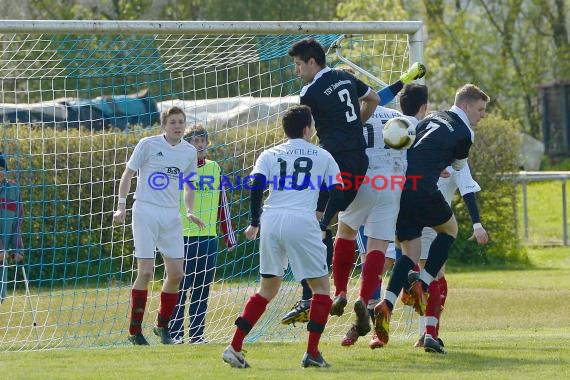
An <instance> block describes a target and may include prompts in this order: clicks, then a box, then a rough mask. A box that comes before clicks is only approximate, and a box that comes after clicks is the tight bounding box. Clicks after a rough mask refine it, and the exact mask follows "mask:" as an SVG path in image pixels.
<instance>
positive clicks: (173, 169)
mask: <svg viewBox="0 0 570 380" xmlns="http://www.w3.org/2000/svg"><path fill="white" fill-rule="evenodd" d="M160 121H161V126H162V128H163V130H164V133H163V134H161V135H158V136H152V137H145V138H143V139H142V140H141V141H139V143H138V144H137V146H136V147H135V149H134V151H133V154H132V156H131V157H130V159H129V161H128V162H127V165H126V168H125V171H124V172H123V175H122V176H121V181H120V183H119V194H118V205H117V210H116V212H115V213H114V215H113V221H114V222H115V223H124V222H125V216H126V201H127V194H128V193H129V189H130V186H131V179H132V178H133V176H134V175H135V174H137V173H138V175H137V187H136V190H135V200H136V202H135V203H134V205H133V223H132V230H133V239H134V244H135V257H136V259H137V277H136V279H135V281H134V283H133V287H132V291H131V319H130V325H129V334H130V336H129V341H130V342H131V343H132V344H134V345H148V342H147V340H146V339H145V337H144V335H143V334H142V328H141V325H142V321H143V317H144V310H145V307H146V302H147V297H148V284H149V282H150V280H151V279H152V276H153V273H154V258H155V249H156V248H158V250H159V251H160V252H161V254H162V257H163V260H164V265H165V267H166V277H165V279H164V283H163V285H162V292H161V294H160V308H159V310H158V317H157V323H156V326H155V327H154V329H153V331H154V333H155V334H156V335H157V336H159V337H160V340H161V342H162V343H163V344H173V343H174V342H173V341H172V339H171V337H170V331H169V330H168V323H169V321H170V317H171V315H172V311H173V310H174V307H175V306H176V301H177V298H178V286H179V283H180V280H181V279H182V277H183V276H184V270H183V265H182V264H183V258H184V241H183V237H182V220H181V219H180V214H179V209H180V200H179V199H180V198H179V197H180V192H179V191H180V190H179V188H178V187H179V183H178V182H179V173H183V174H184V177H188V176H189V175H190V174H191V173H196V171H197V152H196V148H194V147H193V146H192V145H190V144H189V143H188V142H186V141H184V140H183V139H182V137H183V135H184V130H185V128H186V115H185V114H184V111H183V110H182V109H181V108H178V107H172V108H170V109H167V110H165V111H163V112H162V114H161V115H160ZM184 201H185V204H186V209H187V214H186V217H187V218H188V219H189V220H190V221H192V222H193V223H196V224H197V225H198V226H199V227H200V228H203V227H204V223H203V222H202V221H201V220H200V219H199V218H197V217H196V216H194V215H193V209H194V190H193V189H192V188H191V187H190V186H189V184H188V183H186V182H185V183H184Z"/></svg>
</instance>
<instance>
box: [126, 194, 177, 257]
mask: <svg viewBox="0 0 570 380" xmlns="http://www.w3.org/2000/svg"><path fill="white" fill-rule="evenodd" d="M133 238H134V241H135V257H136V258H139V259H154V252H155V248H158V250H159V251H160V253H162V255H163V256H166V257H168V258H171V259H182V258H184V238H183V237H182V219H180V210H179V209H178V208H166V207H160V206H155V205H153V204H151V203H146V202H140V201H135V203H134V205H133Z"/></svg>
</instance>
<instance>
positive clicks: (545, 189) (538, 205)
mask: <svg viewBox="0 0 570 380" xmlns="http://www.w3.org/2000/svg"><path fill="white" fill-rule="evenodd" d="M522 199H523V198H522V186H521V185H517V219H518V228H519V230H518V232H519V236H520V238H521V239H523V240H522V241H523V242H525V243H527V244H533V245H551V244H555V245H556V244H562V240H563V232H562V231H563V224H562V220H563V209H562V182H561V181H547V182H532V183H529V184H528V186H527V207H528V240H525V230H524V223H523V221H524V214H523V200H522ZM566 202H567V206H566V207H567V208H569V207H570V206H569V205H568V204H569V203H570V189H569V188H568V182H567V185H566ZM567 213H568V216H567V218H568V220H567V221H566V223H567V224H566V229H567V231H568V233H569V234H570V212H569V210H568V209H567Z"/></svg>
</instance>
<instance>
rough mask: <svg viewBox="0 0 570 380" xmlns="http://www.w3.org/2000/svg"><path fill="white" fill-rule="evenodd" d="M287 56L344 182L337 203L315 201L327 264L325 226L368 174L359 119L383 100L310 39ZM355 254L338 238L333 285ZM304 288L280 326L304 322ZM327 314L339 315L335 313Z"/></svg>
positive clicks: (417, 70)
mask: <svg viewBox="0 0 570 380" xmlns="http://www.w3.org/2000/svg"><path fill="white" fill-rule="evenodd" d="M289 56H291V57H293V59H294V63H295V72H296V73H297V75H298V76H299V77H300V78H301V79H302V80H303V81H305V82H306V83H307V84H306V85H305V86H304V87H303V88H302V89H301V93H300V96H301V104H304V105H307V106H309V107H310V108H311V113H312V115H313V119H314V120H315V128H316V131H317V136H318V138H319V145H320V146H321V147H322V148H324V149H325V150H327V151H328V152H329V153H331V154H332V156H333V158H334V159H335V161H336V162H337V164H338V166H339V168H340V172H341V175H342V178H343V183H344V184H345V186H344V188H343V190H344V191H342V192H341V193H342V198H341V199H339V200H332V199H331V200H330V201H329V198H328V191H326V190H323V191H321V194H320V195H319V201H318V203H317V218H319V219H320V220H321V229H322V230H323V231H325V234H326V237H325V239H324V243H325V245H327V256H328V262H329V264H330V261H331V258H330V256H331V254H332V251H333V247H332V233H331V231H330V230H329V229H328V222H329V221H330V220H331V219H332V218H333V217H334V215H336V213H337V212H338V211H343V210H345V209H346V207H348V205H349V204H350V203H351V202H352V201H353V200H354V198H355V197H356V193H357V190H358V188H357V186H354V184H355V178H356V177H357V176H364V175H365V174H366V171H367V169H368V157H367V156H366V142H365V140H364V135H363V133H362V124H363V123H362V120H368V119H369V118H370V117H371V116H372V114H373V113H374V110H375V109H376V106H377V105H378V104H379V103H380V100H381V99H380V96H379V95H378V94H377V93H376V92H374V91H373V90H372V89H371V88H370V87H369V86H368V85H367V84H365V83H364V82H362V81H360V80H359V79H357V78H355V77H354V76H353V75H351V74H350V73H347V72H346V71H344V70H334V69H331V68H330V67H328V66H327V65H326V57H325V51H324V49H323V47H322V46H321V44H320V43H319V42H318V41H317V40H315V39H314V38H308V39H303V40H301V41H298V42H296V43H295V44H294V45H293V46H292V47H291V49H289ZM423 75H425V67H424V66H423V65H420V64H416V65H414V66H413V70H412V69H410V70H409V71H408V72H407V73H405V74H404V75H403V76H402V78H401V81H399V82H400V83H399V84H398V85H396V84H395V85H392V86H389V87H388V88H387V90H386V91H385V92H381V93H382V94H386V97H387V98H388V97H389V96H390V93H392V95H391V96H392V97H393V92H394V91H398V89H401V88H402V86H403V84H402V82H407V81H411V80H414V79H417V78H421V77H422V76H423ZM354 256H355V247H354V241H353V240H346V239H339V238H337V239H336V242H335V247H334V254H332V263H333V278H334V279H335V284H337V283H344V282H345V281H344V280H338V279H337V275H338V276H341V277H342V278H344V277H345V276H348V275H349V273H350V270H351V268H352V265H353V262H354ZM302 284H303V297H302V300H301V301H300V302H298V303H297V304H296V305H295V306H293V309H292V310H291V311H290V312H289V313H288V314H287V315H286V316H285V317H284V318H283V320H282V323H285V324H288V323H293V322H305V321H306V320H307V316H308V309H309V304H310V303H309V300H310V298H311V291H310V288H309V287H308V286H307V284H306V281H303V282H302ZM338 301H344V305H346V299H344V298H343V299H338V300H337V299H336V298H335V304H338ZM341 303H342V302H341ZM344 305H343V306H342V307H343V308H344ZM336 309H338V308H335V307H334V306H333V310H336ZM331 314H332V315H340V314H338V313H337V312H333V311H331Z"/></svg>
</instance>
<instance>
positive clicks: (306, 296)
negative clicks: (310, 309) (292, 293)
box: [301, 280, 313, 301]
mask: <svg viewBox="0 0 570 380" xmlns="http://www.w3.org/2000/svg"><path fill="white" fill-rule="evenodd" d="M301 286H302V287H303V296H302V297H301V299H302V300H304V301H307V300H310V299H311V298H313V291H312V290H311V287H310V286H309V283H308V282H307V280H302V281H301Z"/></svg>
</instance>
